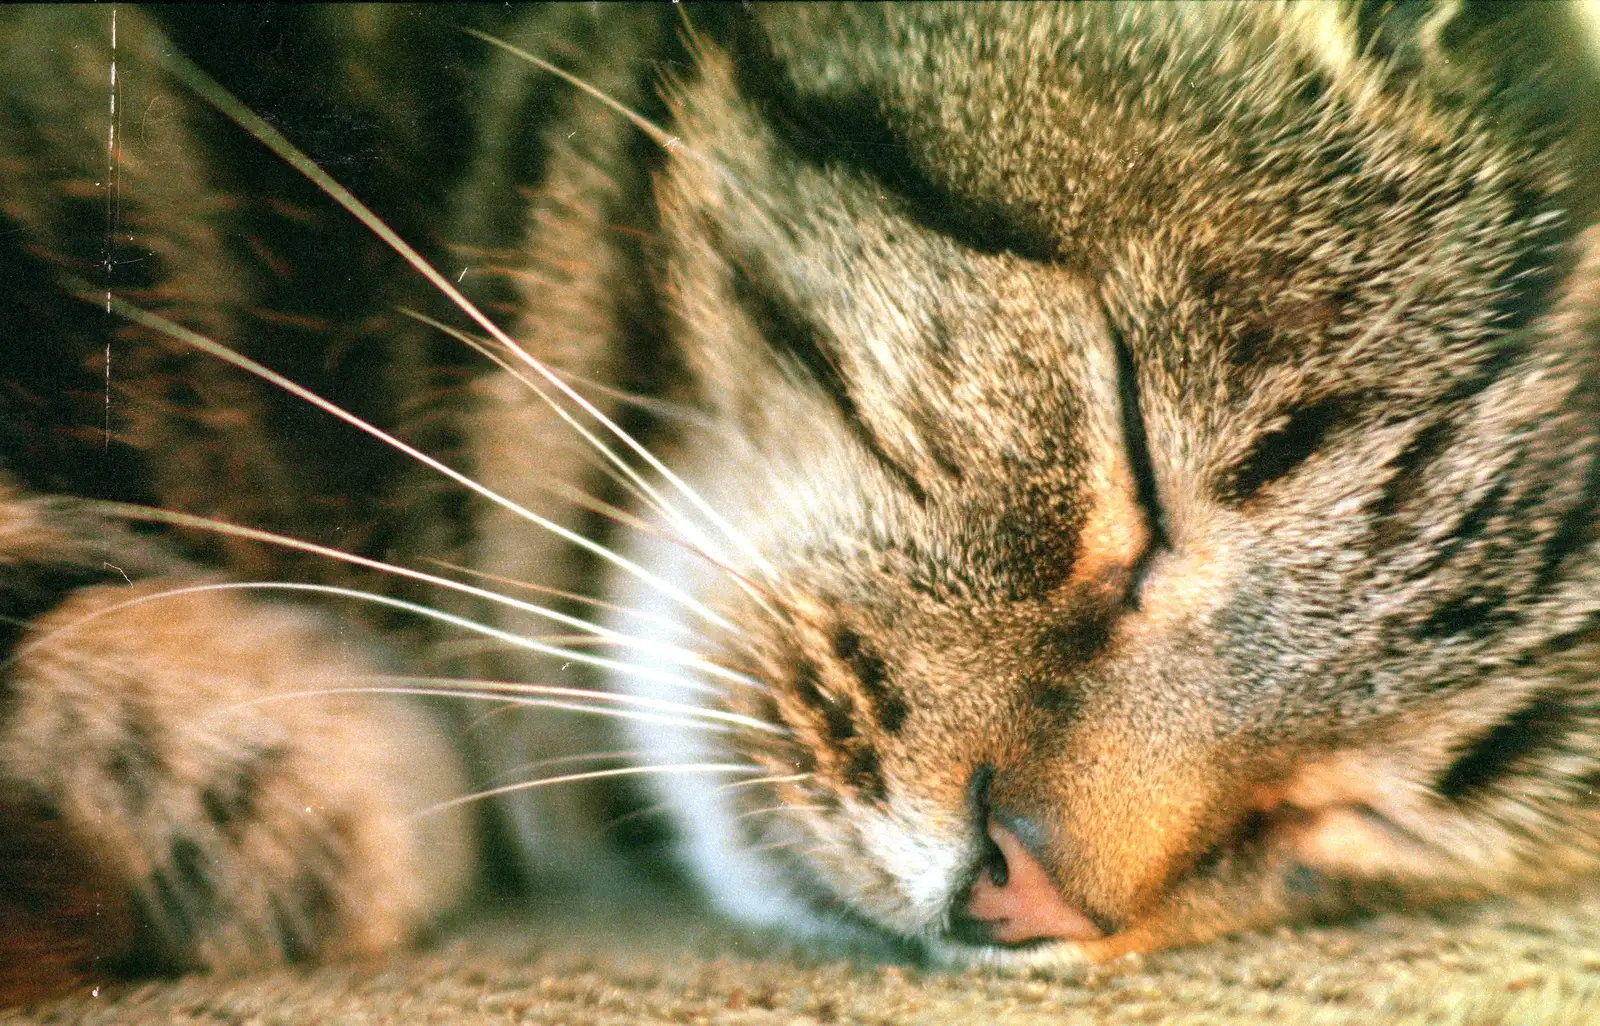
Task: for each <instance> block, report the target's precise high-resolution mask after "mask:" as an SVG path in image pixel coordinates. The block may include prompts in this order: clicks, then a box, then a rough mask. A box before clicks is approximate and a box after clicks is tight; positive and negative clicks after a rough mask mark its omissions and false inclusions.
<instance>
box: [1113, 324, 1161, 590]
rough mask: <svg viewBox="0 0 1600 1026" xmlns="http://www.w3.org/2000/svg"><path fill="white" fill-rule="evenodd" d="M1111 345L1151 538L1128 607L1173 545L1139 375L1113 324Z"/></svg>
mask: <svg viewBox="0 0 1600 1026" xmlns="http://www.w3.org/2000/svg"><path fill="white" fill-rule="evenodd" d="M1111 332H1112V338H1111V341H1112V346H1113V347H1114V348H1115V349H1116V354H1117V394H1118V397H1119V400H1120V403H1121V407H1122V444H1123V449H1124V451H1125V452H1126V453H1127V456H1128V466H1129V467H1130V469H1131V470H1132V473H1133V486H1134V495H1135V498H1136V499H1137V501H1138V503H1139V509H1140V510H1141V511H1142V512H1143V513H1144V519H1145V527H1146V529H1147V530H1148V531H1149V538H1150V541H1149V543H1148V544H1147V545H1145V548H1144V551H1143V552H1141V553H1140V554H1139V558H1138V560H1137V561H1135V563H1134V564H1133V569H1132V576H1131V580H1130V582H1129V585H1128V598H1127V603H1128V608H1130V609H1138V608H1139V593H1140V591H1141V590H1142V588H1143V585H1144V579H1145V575H1146V574H1147V573H1148V572H1149V569H1150V562H1151V560H1152V559H1154V558H1155V555H1156V553H1158V552H1160V551H1162V550H1164V549H1167V548H1170V547H1171V545H1170V544H1169V542H1168V539H1167V529H1166V524H1165V521H1164V519H1163V517H1162V513H1161V500H1160V496H1159V495H1158V494H1157V492H1156V474H1155V466H1154V464H1153V463H1152V462H1151V460H1150V441H1149V437H1148V435H1147V434H1146V432H1145V424H1144V412H1143V410H1142V409H1141V407H1140V401H1139V378H1138V375H1137V373H1136V372H1135V368H1134V365H1133V353H1132V351H1130V350H1129V349H1128V343H1127V341H1126V340H1125V339H1123V337H1122V334H1121V332H1119V331H1117V330H1116V328H1115V327H1112V329H1111Z"/></svg>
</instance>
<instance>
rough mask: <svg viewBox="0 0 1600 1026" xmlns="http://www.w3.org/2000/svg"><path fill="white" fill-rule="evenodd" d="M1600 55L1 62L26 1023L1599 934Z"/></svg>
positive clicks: (400, 24) (389, 47)
mask: <svg viewBox="0 0 1600 1026" xmlns="http://www.w3.org/2000/svg"><path fill="white" fill-rule="evenodd" d="M1596 23H1597V17H1596V12H1595V8H1594V6H1593V5H1587V6H1585V5H1579V6H1556V5H1528V6H1519V5H1497V4H1483V5H1481V6H1480V5H1466V4H1442V5H1428V4H1412V3H1389V2H1375V3H1364V4H1358V5H1355V6H1351V7H1323V6H1302V5H1292V6H1280V5H1269V4H1251V5H1245V6H1239V7H1229V6H1217V5H1211V4H1202V5H1198V6H1184V5H1176V4H1173V5H1166V4H1162V5H1156V6H1125V5H1115V6H1096V5H1074V6H1034V5H1025V4H994V5H959V6H942V5H923V4H918V5H911V6H905V7H888V8H884V7H877V6H866V5H845V6H837V7H835V6H824V5H799V6H785V7H772V8H767V7H762V6H759V5H757V6H755V7H750V6H728V7H714V8H685V9H683V10H681V11H680V10H678V9H675V8H673V7H667V6H656V7H644V8H621V7H614V6H611V5H597V4H588V5H582V6H570V7H561V6H539V7H534V8H529V9H521V10H518V9H505V8H499V7H488V6H479V7H468V8H460V9H456V8H438V7H433V8H425V9H409V8H395V7H384V8H346V7H339V8H303V7H285V8H275V7H244V8H237V7H217V6H208V7H206V8H204V9H186V8H158V9H153V10H151V11H149V12H141V11H138V10H134V9H129V8H104V7H76V8H45V7H41V8H10V9H7V10H5V11H3V12H0V34H3V35H0V38H3V39H4V44H3V47H0V55H3V60H4V74H3V76H0V93H3V104H0V163H3V171H4V177H3V185H0V267H3V275H4V277H3V281H4V301H3V302H0V332H3V337H4V345H3V346H0V389H3V390H4V391H3V395H4V403H5V410H4V417H3V420H0V459H3V460H4V478H3V481H0V612H3V614H4V616H5V619H4V621H3V625H0V642H3V645H4V660H5V661H4V663H3V669H0V992H3V993H4V994H5V996H6V997H7V998H9V999H12V1000H15V999H18V998H20V997H22V996H24V995H25V994H27V993H34V992H40V991H44V990H50V989H59V988H61V987H66V986H71V985H72V984H73V981H75V980H78V979H81V978H83V977H84V975H85V974H89V973H99V972H103V971H106V970H107V969H116V970H118V971H151V970H172V969H184V968H190V967H204V966H223V965H227V966H242V965H250V964H258V963H264V962H270V961H273V960H278V959H286V958H287V959H304V958H313V957H315V958H326V957H333V956H335V955H338V954H340V953H345V952H363V951H374V950H379V949H382V948H384V947H387V946H391V945H394V944H398V943H401V942H403V940H404V939H405V938H406V937H407V936H409V935H410V934H412V933H413V932H414V931H415V930H416V929H417V928H419V927H420V926H422V925H425V924H426V923H427V922H428V921H429V920H430V918H431V917H433V916H435V915H436V914H438V913H439V912H440V911H441V910H444V909H448V908H450V907H452V906H453V905H454V904H456V903H457V902H459V901H460V900H462V895H463V892H464V889H465V888H466V886H467V884H468V882H469V881H470V880H471V878H472V876H473V873H474V867H475V866H481V865H489V866H495V867H499V868H500V870H501V871H502V872H504V871H505V870H506V867H507V865H508V862H509V860H510V858H511V855H512V853H514V854H515V857H516V859H517V862H516V865H517V869H518V873H519V874H520V879H521V881H522V882H523V884H525V885H527V886H545V887H561V886H569V885H572V884H573V882H574V879H575V878H582V879H585V880H588V881H595V880H603V879H617V878H620V877H622V876H623V875H624V874H626V873H628V872H631V871H637V868H636V867H637V866H638V864H639V863H640V862H641V861H645V862H647V861H649V859H648V858H647V857H646V856H641V855H640V854H639V853H640V852H641V851H642V852H645V853H646V855H647V854H648V852H649V851H650V850H651V849H650V847H649V843H650V839H651V837H652V836H654V835H653V834H652V833H651V830H650V829H649V828H648V827H641V824H646V825H648V824H650V823H653V822H655V823H660V822H662V820H661V818H660V817H659V816H658V817H657V818H656V819H652V818H651V817H650V816H647V815H640V814H639V813H641V812H643V811H644V810H647V809H649V808H650V807H651V806H652V805H653V804H654V803H657V802H660V803H664V808H665V817H666V819H665V822H666V823H667V824H668V825H669V826H670V828H671V831H672V833H673V837H674V838H675V840H674V850H675V851H676V852H677V854H678V856H679V858H680V862H681V865H682V866H683V868H684V869H685V870H686V871H687V872H688V873H689V874H690V876H691V877H692V878H694V879H695V880H697V881H699V882H700V883H701V884H702V885H703V887H704V889H705V891H706V892H707V893H708V894H709V895H710V896H711V898H712V899H714V900H715V901H716V903H718V904H719V905H720V906H721V907H723V908H724V909H726V910H728V911H729V912H731V913H734V914H736V915H739V916H742V917H745V918H747V919H751V920H754V921H758V922H770V923H779V924H783V925H784V926H785V927H787V928H790V929H796V930H802V931H805V930H811V931H816V932H823V933H826V932H830V931H836V930H841V929H842V930H855V931H860V932H862V933H863V934H865V935H881V936H888V937H895V938H901V939H903V940H905V941H909V942H911V943H913V944H915V945H918V946H920V947H921V948H922V949H923V950H925V951H926V952H927V953H928V954H929V955H930V956H931V957H933V958H934V959H936V960H945V961H958V962H959V961H973V960H976V961H983V962H991V963H998V964H1005V965H1026V964H1044V965H1062V964H1068V963H1072V962H1077V961H1082V960H1085V959H1087V960H1103V959H1108V958H1112V957H1115V956H1117V955H1119V954H1121V953H1125V952H1134V951H1143V950H1149V949H1154V948H1159V947H1163V946H1168V945H1176V944H1184V943H1191V942H1197V941H1203V940H1205V939H1207V938H1211V937H1215V936H1217V935H1219V934H1222V933H1225V932H1228V931H1235V930H1243V929H1251V928H1257V927H1261V926H1264V925H1269V924H1276V923H1284V922H1294V921H1303V920H1307V919H1310V918H1317V917H1326V916H1337V915H1342V914H1346V913H1349V912H1351V911H1353V910H1358V909H1363V908H1370V907H1392V906H1396V905H1407V904H1414V903H1421V902H1432V901H1439V900H1444V899H1453V898H1459V897H1470V896H1474V895H1481V894H1489V893H1494V892H1499V891H1506V890H1511V889H1519V888H1531V887H1543V886H1550V885H1556V884H1559V883H1561V882H1563V881H1566V880H1569V879H1571V878H1572V877H1573V876H1575V875H1576V874H1580V873H1587V872H1590V871H1592V870H1593V869H1594V868H1595V867H1596V866H1597V864H1600V805H1597V803H1596V801H1595V799H1594V788H1595V787H1596V785H1597V784H1600V692H1597V690H1596V679H1597V666H1600V663H1597V659H1600V532H1597V526H1596V525H1597V509H1600V226H1597V224H1596V209H1597V205H1596V198H1597V192H1596V186H1597V184H1600V175H1596V174H1595V173H1594V168H1595V166H1596V165H1595V161H1596V160H1597V159H1600V145H1597V139H1596V132H1597V130H1600V129H1597V126H1600V103H1597V102H1596V100H1597V96H1600V93H1597V89H1596V84H1595V78H1594V75H1593V74H1592V70H1593V67H1594V63H1595V62H1594V54H1595V52H1596V50H1595V48H1594V47H1593V46H1592V45H1591V44H1592V42H1593V40H1594V39H1595V38H1596V34H1597V33H1596V30H1595V26H1596ZM191 61H192V62H194V63H190V62H191ZM218 82H220V83H221V85H220V86H219V85H217V83H218ZM230 94H232V95H233V96H236V97H237V100H234V99H232V98H230ZM258 116H259V117H258ZM280 131H281V133H282V134H281V136H280V135H279V134H278V133H279V132H280ZM285 138H287V139H288V140H292V145H293V146H298V147H300V148H303V150H304V153H305V154H306V156H305V157H301V156H299V155H298V152H299V151H296V150H293V149H292V148H291V145H290V143H287V142H285V141H284V139H285ZM314 165H315V166H320V167H321V168H322V169H323V170H325V171H326V172H327V174H328V175H329V176H331V178H332V179H336V180H337V182H339V183H341V184H342V185H343V186H345V187H348V188H349V189H350V190H351V192H352V193H353V194H354V196H356V197H360V201H361V202H364V203H365V204H367V205H368V206H365V207H364V206H360V205H359V203H357V202H356V201H355V200H347V199H345V198H343V197H342V195H341V194H340V193H339V191H338V188H337V186H334V185H333V184H332V183H331V182H328V181H324V182H322V184H320V185H319V184H317V183H315V182H314V181H313V179H314V178H315V176H316V175H317V173H318V172H316V170H315V167H314ZM369 208H370V211H371V213H370V214H367V213H366V212H367V211H368V209H369ZM353 213H359V214H363V215H365V216H366V217H367V219H368V221H369V222H370V223H365V224H364V223H362V221H361V220H358V218H357V217H353V216H351V215H352V214H353ZM390 230H392V232H393V233H394V234H393V235H392V236H390V237H388V238H383V237H380V236H381V235H382V233H383V232H388V231H390ZM402 240H403V241H402ZM410 246H415V247H416V249H415V250H411V249H409V248H408V247H410ZM420 266H426V267H428V268H430V269H432V270H431V271H430V272H429V273H431V275H432V278H431V279H430V278H429V277H428V276H427V275H425V274H424V273H421V272H419V270H418V268H419V267H420ZM479 311H481V312H479ZM280 374H281V375H282V377H277V376H276V375H280ZM305 390H309V392H307V391H305ZM314 397H321V398H322V400H325V401H319V400H318V399H317V398H314ZM652 454H653V455H652ZM228 525H233V526H232V527H230V526H228ZM259 532H265V533H259ZM269 533H270V536H269ZM290 539H293V541H290ZM429 703H431V704H429ZM607 714H610V715H607ZM574 778H575V779H574ZM534 781H546V782H547V783H548V784H549V786H539V787H533V786H528V785H529V784H530V783H531V782H534ZM641 782H642V784H641ZM483 792H489V794H490V798H489V799H488V800H484V801H478V802H468V801H462V800H459V799H463V798H465V797H466V796H469V795H477V794H482V793H483ZM630 851H631V852H632V853H633V857H634V863H633V865H634V866H635V868H634V869H630V868H629V862H628V853H629V852H630Z"/></svg>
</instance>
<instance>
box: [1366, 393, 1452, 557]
mask: <svg viewBox="0 0 1600 1026" xmlns="http://www.w3.org/2000/svg"><path fill="white" fill-rule="evenodd" d="M1455 438H1456V425H1455V422H1454V421H1450V420H1437V421H1434V422H1433V423H1432V424H1429V425H1427V426H1426V427H1424V428H1423V429H1422V430H1421V431H1418V432H1417V433H1416V435H1415V436H1414V437H1413V438H1412V439H1411V441H1410V443H1408V444H1407V445H1406V447H1405V448H1404V449H1402V450H1401V451H1400V454H1399V455H1398V456H1396V457H1395V458H1394V459H1392V460H1390V461H1389V469H1390V474H1389V479H1388V480H1387V481H1385V482H1384V485H1383V494H1382V495H1380V496H1379V497H1378V501H1377V502H1375V503H1373V504H1372V505H1371V506H1369V507H1368V508H1367V515H1368V517H1369V519H1370V521H1371V522H1372V525H1373V528H1372V534H1371V536H1370V538H1369V539H1368V542H1367V554H1368V555H1369V556H1375V555H1377V554H1378V553H1380V552H1383V551H1385V550H1386V549H1389V548H1392V547H1393V546H1395V545H1396V544H1398V543H1399V542H1400V541H1401V540H1403V539H1404V538H1405V537H1407V536H1409V535H1410V534H1411V533H1412V532H1411V526H1412V525H1411V524H1410V522H1409V521H1407V520H1403V519H1401V517H1400V515H1399V514H1400V512H1401V511H1402V510H1404V509H1406V508H1407V507H1408V506H1410V505H1411V502H1412V500H1414V499H1415V498H1416V497H1417V495H1418V493H1420V492H1421V491H1422V482H1423V480H1424V478H1425V477H1426V476H1427V472H1428V470H1429V469H1430V468H1432V466H1433V465H1434V463H1435V462H1437V461H1438V460H1439V458H1440V457H1442V456H1443V455H1444V454H1445V453H1447V452H1449V451H1450V446H1451V445H1452V444H1453V443H1454V442H1455Z"/></svg>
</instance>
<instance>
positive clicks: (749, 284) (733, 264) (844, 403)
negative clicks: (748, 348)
mask: <svg viewBox="0 0 1600 1026" xmlns="http://www.w3.org/2000/svg"><path fill="white" fill-rule="evenodd" d="M713 234H715V233H713ZM724 260H725V262H726V264H727V266H728V269H729V283H730V286H731V288H732V292H733V299H734V302H736V303H737V304H738V305H739V308H740V309H742V310H743V311H744V312H745V313H746V314H747V315H748V316H749V317H750V320H751V321H752V322H753V323H754V325H755V328H756V331H757V333H759V334H760V336H761V338H762V340H763V341H765V342H766V343H767V345H768V346H770V347H771V348H772V350H773V352H774V353H775V354H777V355H778V356H779V358H780V359H784V360H787V361H788V362H789V363H790V365H791V366H793V367H795V368H798V369H799V370H800V371H802V372H803V373H804V374H805V375H806V376H807V377H809V378H810V379H811V380H812V381H813V382H815V383H816V385H817V387H818V390H819V391H820V392H821V393H822V394H823V395H824V396H825V397H826V398H827V399H828V400H829V401H831V402H832V403H833V405H834V407H835V408H836V409H837V410H838V411H839V414H840V417H841V419H842V420H843V421H844V425H845V427H846V428H847V429H848V430H849V431H850V434H851V436H852V437H853V438H854V439H855V440H856V442H857V443H859V444H860V445H861V447H862V448H863V449H865V450H866V451H867V452H868V453H870V454H871V456H872V458H873V459H874V460H876V461H877V462H878V464H879V465H880V466H882V467H883V468H884V469H885V470H887V471H889V473H890V474H891V475H893V476H894V478H895V480H897V481H898V482H899V483H900V485H901V486H902V487H903V488H904V489H905V490H906V491H907V492H908V493H909V494H910V495H911V497H912V499H914V500H915V501H916V502H917V504H918V505H924V504H926V503H927V500H928V493H927V490H926V489H925V488H923V486H922V483H921V482H919V481H918V480H917V479H916V477H915V476H914V475H913V474H912V473H911V471H910V470H908V469H907V468H906V467H905V466H904V465H902V464H901V463H899V462H898V461H897V460H895V459H894V458H893V457H892V456H890V455H889V452H888V451H887V450H886V449H885V448H884V447H883V443H882V441H881V440H880V439H879V438H878V436H877V435H876V434H875V433H874V432H873V430H872V426H871V425H870V424H868V423H867V421H866V420H865V418H863V417H862V415H861V409H860V407H858V406H857V405H856V401H855V397H854V396H852V395H851V394H850V387H849V385H848V384H847V383H846V382H845V380H844V375H843V374H841V373H840V371H839V364H838V361H836V360H835V359H834V357H833V354H832V350H831V349H830V348H829V346H828V345H827V342H826V338H827V336H826V333H825V332H824V331H823V330H822V328H820V327H819V326H817V325H816V324H814V323H812V322H811V320H810V319H809V318H808V317H806V316H805V315H804V314H803V313H801V311H799V310H797V309H795V308H794V307H793V306H792V305H791V304H790V303H788V302H786V301H785V300H784V299H782V298H780V294H779V292H778V290H777V289H775V288H773V287H772V285H771V283H769V282H764V281H758V280H757V278H756V276H755V275H754V274H753V273H752V272H751V271H750V270H749V269H748V268H747V267H745V266H744V263H743V261H741V260H739V259H737V258H735V257H734V256H731V255H729V254H724Z"/></svg>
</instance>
